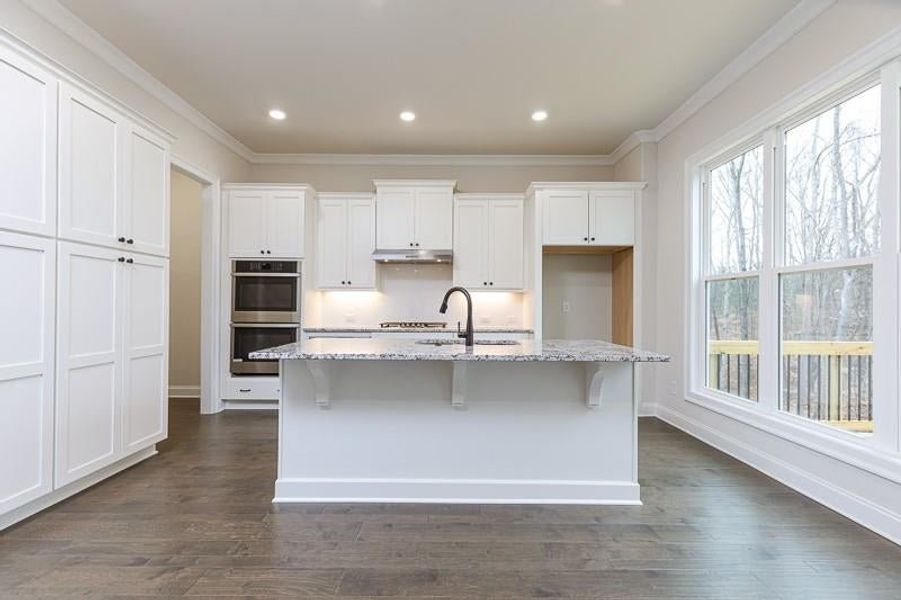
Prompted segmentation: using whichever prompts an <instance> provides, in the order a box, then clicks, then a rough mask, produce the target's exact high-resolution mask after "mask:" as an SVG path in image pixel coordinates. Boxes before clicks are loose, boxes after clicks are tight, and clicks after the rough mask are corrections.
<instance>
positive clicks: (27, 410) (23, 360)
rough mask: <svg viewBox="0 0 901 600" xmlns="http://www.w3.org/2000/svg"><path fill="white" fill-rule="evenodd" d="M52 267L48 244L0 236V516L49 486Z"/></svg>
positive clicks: (53, 256) (53, 249)
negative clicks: (0, 286) (1, 284)
mask: <svg viewBox="0 0 901 600" xmlns="http://www.w3.org/2000/svg"><path fill="white" fill-rule="evenodd" d="M0 102H2V101H0ZM55 267H56V243H55V242H53V241H52V240H47V239H43V238H37V237H32V236H25V235H17V234H11V233H2V232H0V280H2V281H5V282H7V283H9V284H10V285H7V286H6V287H5V288H4V291H3V293H2V294H0V331H2V332H3V334H2V337H3V339H4V340H5V342H6V343H4V344H0V415H2V417H0V514H3V513H6V512H8V511H10V510H13V509H14V508H17V507H19V506H22V505H23V504H26V503H27V502H30V501H31V500H34V499H35V498H37V497H39V496H41V495H43V494H46V493H48V492H49V491H51V489H52V487H53V381H54V374H53V350H54V323H55V320H56V319H55V314H54V303H55V289H56V268H55Z"/></svg>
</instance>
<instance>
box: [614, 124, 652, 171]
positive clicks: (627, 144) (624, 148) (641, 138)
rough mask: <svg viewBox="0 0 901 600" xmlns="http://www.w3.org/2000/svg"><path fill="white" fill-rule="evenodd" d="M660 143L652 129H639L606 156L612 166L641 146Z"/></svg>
mask: <svg viewBox="0 0 901 600" xmlns="http://www.w3.org/2000/svg"><path fill="white" fill-rule="evenodd" d="M658 141H660V140H659V138H658V137H657V132H656V131H654V130H653V129H639V130H638V131H635V132H633V133H631V134H630V135H629V137H627V138H626V139H624V140H623V141H622V142H621V143H620V145H619V146H617V147H616V150H614V151H613V152H611V153H610V154H609V155H608V156H609V158H610V160H612V161H613V164H616V163H618V162H619V161H621V160H622V159H624V158H625V157H626V156H628V155H629V153H630V152H632V151H633V150H635V149H636V148H638V147H639V146H640V145H641V144H644V143H647V142H651V143H655V142H658Z"/></svg>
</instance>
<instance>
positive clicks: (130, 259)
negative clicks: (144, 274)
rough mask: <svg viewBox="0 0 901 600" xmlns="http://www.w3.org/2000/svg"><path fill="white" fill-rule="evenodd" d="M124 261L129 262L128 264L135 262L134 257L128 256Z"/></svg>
mask: <svg viewBox="0 0 901 600" xmlns="http://www.w3.org/2000/svg"><path fill="white" fill-rule="evenodd" d="M125 262H127V263H128V264H130V265H133V264H135V259H133V258H129V259H128V260H126V261H125Z"/></svg>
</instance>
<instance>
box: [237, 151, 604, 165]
mask: <svg viewBox="0 0 901 600" xmlns="http://www.w3.org/2000/svg"><path fill="white" fill-rule="evenodd" d="M250 162H251V163H253V164H257V165H331V166H405V167H603V166H610V165H613V164H614V163H615V161H614V160H613V159H612V158H611V156H610V155H607V154H318V153H311V154H267V153H261V152H257V153H254V154H253V156H252V157H251V158H250Z"/></svg>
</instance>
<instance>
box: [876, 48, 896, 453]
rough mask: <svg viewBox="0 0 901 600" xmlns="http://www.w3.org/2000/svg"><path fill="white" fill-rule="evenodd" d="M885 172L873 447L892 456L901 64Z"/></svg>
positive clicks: (888, 86) (889, 85) (892, 96)
mask: <svg viewBox="0 0 901 600" xmlns="http://www.w3.org/2000/svg"><path fill="white" fill-rule="evenodd" d="M881 78H882V84H883V85H882V106H881V122H880V125H881V129H882V149H881V151H882V166H881V171H880V182H879V212H880V215H881V222H882V228H881V238H882V239H881V244H880V250H879V254H877V255H876V257H875V258H874V261H873V347H874V350H873V356H874V358H873V417H874V418H873V421H874V424H875V427H874V430H873V443H874V444H875V445H877V446H880V447H882V448H886V449H887V450H890V451H898V450H899V449H901V440H899V431H901V423H899V418H901V417H899V410H901V409H899V402H901V400H899V371H901V362H899V347H898V346H899V331H898V329H899V323H901V309H899V289H898V287H899V277H901V274H899V264H901V260H899V254H898V252H899V233H898V230H899V206H898V204H899V188H901V176H899V162H901V156H899V155H901V148H899V146H901V90H899V88H901V64H899V62H898V61H895V62H892V63H890V64H888V65H886V66H885V67H883V69H882V72H881Z"/></svg>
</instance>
